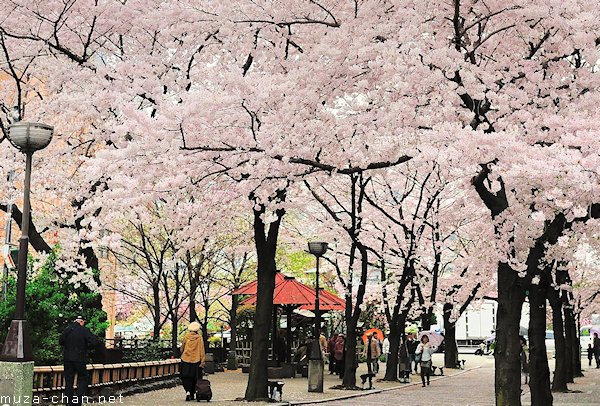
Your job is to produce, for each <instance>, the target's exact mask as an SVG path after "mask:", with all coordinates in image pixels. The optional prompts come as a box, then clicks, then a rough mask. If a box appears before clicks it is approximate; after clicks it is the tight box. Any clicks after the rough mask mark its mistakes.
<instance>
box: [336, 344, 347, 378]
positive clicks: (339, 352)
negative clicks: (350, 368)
mask: <svg viewBox="0 0 600 406" xmlns="http://www.w3.org/2000/svg"><path fill="white" fill-rule="evenodd" d="M345 341H346V338H345V337H344V335H343V334H340V335H339V336H338V338H337V340H336V342H335V347H334V356H335V367H336V372H337V374H338V375H339V376H340V378H342V379H344V368H345V366H346V362H345V361H346V360H345V358H346V345H345Z"/></svg>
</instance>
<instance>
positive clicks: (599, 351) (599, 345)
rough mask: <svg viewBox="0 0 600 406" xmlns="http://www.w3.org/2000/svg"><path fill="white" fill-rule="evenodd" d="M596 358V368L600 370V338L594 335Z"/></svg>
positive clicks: (596, 334)
mask: <svg viewBox="0 0 600 406" xmlns="http://www.w3.org/2000/svg"><path fill="white" fill-rule="evenodd" d="M593 348H594V357H596V368H600V338H598V333H594V346H593Z"/></svg>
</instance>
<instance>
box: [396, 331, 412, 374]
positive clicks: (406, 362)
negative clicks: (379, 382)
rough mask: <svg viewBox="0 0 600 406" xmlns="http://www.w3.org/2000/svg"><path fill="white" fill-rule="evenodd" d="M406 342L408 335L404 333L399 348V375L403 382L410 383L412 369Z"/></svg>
mask: <svg viewBox="0 0 600 406" xmlns="http://www.w3.org/2000/svg"><path fill="white" fill-rule="evenodd" d="M406 344H407V340H406V336H404V335H403V336H402V338H401V341H400V347H399V348H398V376H399V377H400V382H402V383H410V372H411V371H412V369H411V368H412V366H411V364H410V357H409V355H408V348H407V346H406Z"/></svg>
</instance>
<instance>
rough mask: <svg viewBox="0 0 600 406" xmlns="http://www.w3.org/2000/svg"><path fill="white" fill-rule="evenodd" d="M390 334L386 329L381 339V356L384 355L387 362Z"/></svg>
mask: <svg viewBox="0 0 600 406" xmlns="http://www.w3.org/2000/svg"><path fill="white" fill-rule="evenodd" d="M389 335H390V332H389V331H388V332H387V333H386V336H385V338H384V339H383V344H382V346H381V352H382V353H383V356H384V357H385V362H387V360H388V358H389V356H390V340H389V339H388V337H389Z"/></svg>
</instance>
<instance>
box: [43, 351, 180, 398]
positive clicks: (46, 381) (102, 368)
mask: <svg viewBox="0 0 600 406" xmlns="http://www.w3.org/2000/svg"><path fill="white" fill-rule="evenodd" d="M179 361H180V360H179V359H168V360H164V361H149V362H130V363H126V364H88V365H87V370H88V371H89V374H90V386H91V387H102V386H111V385H119V384H127V383H129V382H140V381H145V380H149V379H156V378H161V377H165V376H173V377H175V376H177V373H178V372H179ZM63 372H64V367H63V366H62V365H60V366H51V367H50V366H39V367H34V368H33V392H34V393H52V392H60V391H62V390H63V389H64V387H65V385H64V379H63ZM75 383H77V381H75Z"/></svg>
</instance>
